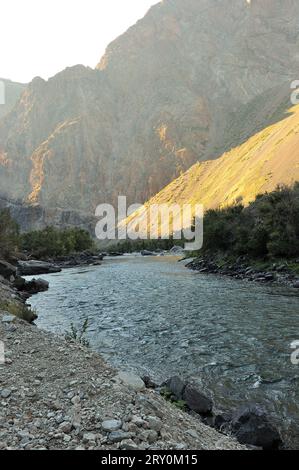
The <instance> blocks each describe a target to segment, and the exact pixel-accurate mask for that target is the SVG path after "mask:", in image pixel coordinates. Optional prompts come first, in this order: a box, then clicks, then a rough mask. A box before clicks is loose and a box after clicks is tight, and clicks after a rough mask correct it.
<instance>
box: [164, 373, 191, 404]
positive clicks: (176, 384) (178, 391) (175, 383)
mask: <svg viewBox="0 0 299 470" xmlns="http://www.w3.org/2000/svg"><path fill="white" fill-rule="evenodd" d="M163 386H164V387H166V388H167V390H169V392H171V393H172V395H173V396H174V397H175V398H176V399H177V400H182V399H183V392H184V389H185V387H186V383H185V382H183V381H182V380H181V379H180V378H179V377H178V376H176V375H175V376H174V377H171V378H170V379H168V380H167V381H166V382H164V383H163Z"/></svg>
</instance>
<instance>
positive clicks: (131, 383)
mask: <svg viewBox="0 0 299 470" xmlns="http://www.w3.org/2000/svg"><path fill="white" fill-rule="evenodd" d="M117 377H118V378H119V379H120V381H121V382H122V383H123V384H125V385H127V386H128V387H130V388H132V389H133V390H135V391H136V392H140V391H142V390H144V389H145V384H144V382H143V380H142V379H141V378H140V377H138V376H137V375H134V374H132V373H130V372H119V374H118V376H117Z"/></svg>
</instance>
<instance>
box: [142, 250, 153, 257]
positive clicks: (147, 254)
mask: <svg viewBox="0 0 299 470" xmlns="http://www.w3.org/2000/svg"><path fill="white" fill-rule="evenodd" d="M141 255H142V256H157V253H154V252H153V251H148V250H142V251H141Z"/></svg>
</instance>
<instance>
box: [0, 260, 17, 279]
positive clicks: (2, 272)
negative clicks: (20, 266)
mask: <svg viewBox="0 0 299 470" xmlns="http://www.w3.org/2000/svg"><path fill="white" fill-rule="evenodd" d="M16 272H17V268H16V267H15V266H13V265H12V264H10V263H8V262H7V261H4V260H0V276H3V277H4V278H5V279H8V280H10V279H11V277H12V276H13V277H15V276H16Z"/></svg>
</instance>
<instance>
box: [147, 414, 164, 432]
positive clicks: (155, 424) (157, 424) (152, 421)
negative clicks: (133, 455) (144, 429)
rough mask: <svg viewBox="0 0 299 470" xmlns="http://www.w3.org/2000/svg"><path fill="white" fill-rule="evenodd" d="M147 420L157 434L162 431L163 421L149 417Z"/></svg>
mask: <svg viewBox="0 0 299 470" xmlns="http://www.w3.org/2000/svg"><path fill="white" fill-rule="evenodd" d="M146 420H147V422H148V425H149V427H150V429H153V430H154V431H157V432H159V431H161V429H162V421H161V420H160V419H159V418H157V417H156V416H148V417H147V418H146Z"/></svg>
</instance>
